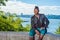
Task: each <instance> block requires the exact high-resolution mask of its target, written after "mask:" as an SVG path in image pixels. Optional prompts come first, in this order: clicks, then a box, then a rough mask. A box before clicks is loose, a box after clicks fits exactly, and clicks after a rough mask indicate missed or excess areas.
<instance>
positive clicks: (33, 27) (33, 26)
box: [31, 17, 36, 30]
mask: <svg viewBox="0 0 60 40" xmlns="http://www.w3.org/2000/svg"><path fill="white" fill-rule="evenodd" d="M31 27H32V29H34V30H35V29H36V24H35V22H34V18H33V17H31Z"/></svg>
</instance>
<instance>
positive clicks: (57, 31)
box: [55, 26, 60, 34]
mask: <svg viewBox="0 0 60 40" xmlns="http://www.w3.org/2000/svg"><path fill="white" fill-rule="evenodd" d="M55 33H56V34H60V26H59V28H58V29H57V30H56V32H55Z"/></svg>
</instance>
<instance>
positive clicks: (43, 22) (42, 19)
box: [31, 14, 49, 29]
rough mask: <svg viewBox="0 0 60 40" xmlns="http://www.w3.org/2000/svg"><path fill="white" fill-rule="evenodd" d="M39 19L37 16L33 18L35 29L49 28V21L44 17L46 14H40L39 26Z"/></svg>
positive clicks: (32, 25) (32, 23)
mask: <svg viewBox="0 0 60 40" xmlns="http://www.w3.org/2000/svg"><path fill="white" fill-rule="evenodd" d="M37 21H38V19H37V17H36V16H35V15H33V16H32V17H31V27H32V28H33V29H36V28H38V27H45V28H47V27H48V24H49V20H48V19H47V17H46V16H45V15H44V14H39V24H40V25H39V26H38V23H37Z"/></svg>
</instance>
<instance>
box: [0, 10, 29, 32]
mask: <svg viewBox="0 0 60 40" xmlns="http://www.w3.org/2000/svg"><path fill="white" fill-rule="evenodd" d="M22 22H24V21H23V20H22V19H21V18H20V17H17V15H16V14H15V13H13V14H11V13H9V12H7V13H5V12H3V11H0V31H16V32H18V31H29V28H30V25H28V24H27V25H26V26H25V27H23V25H22V24H21V23H22Z"/></svg>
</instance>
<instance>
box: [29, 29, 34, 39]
mask: <svg viewBox="0 0 60 40" xmlns="http://www.w3.org/2000/svg"><path fill="white" fill-rule="evenodd" d="M29 40H35V30H34V29H31V30H30V32H29Z"/></svg>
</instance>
